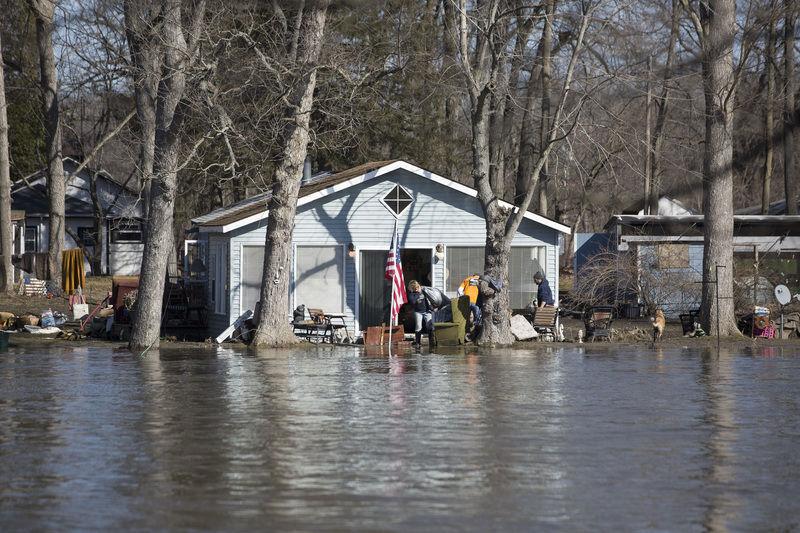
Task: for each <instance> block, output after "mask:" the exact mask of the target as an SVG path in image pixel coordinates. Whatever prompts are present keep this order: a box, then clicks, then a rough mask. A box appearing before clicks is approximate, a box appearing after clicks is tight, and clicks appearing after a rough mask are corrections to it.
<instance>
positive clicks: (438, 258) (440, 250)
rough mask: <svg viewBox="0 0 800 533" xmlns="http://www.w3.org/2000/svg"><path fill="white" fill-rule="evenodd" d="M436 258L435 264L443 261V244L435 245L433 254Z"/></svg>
mask: <svg viewBox="0 0 800 533" xmlns="http://www.w3.org/2000/svg"><path fill="white" fill-rule="evenodd" d="M433 255H434V257H436V262H437V263H438V262H439V261H443V260H444V244H442V243H438V244H437V245H436V253H434V254H433Z"/></svg>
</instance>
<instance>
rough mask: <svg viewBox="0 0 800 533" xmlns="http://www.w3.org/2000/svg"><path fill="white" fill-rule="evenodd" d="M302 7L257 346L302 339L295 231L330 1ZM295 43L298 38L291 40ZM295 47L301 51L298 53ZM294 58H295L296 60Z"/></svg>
mask: <svg viewBox="0 0 800 533" xmlns="http://www.w3.org/2000/svg"><path fill="white" fill-rule="evenodd" d="M309 4H310V5H308V6H305V7H304V8H303V7H301V8H300V9H301V11H302V22H301V25H300V31H299V43H298V44H297V45H294V44H292V45H290V47H289V51H290V56H291V57H290V62H292V63H294V64H295V65H294V66H295V68H296V73H295V79H294V80H293V83H292V85H291V86H290V88H289V93H288V95H287V98H286V119H285V120H286V123H285V126H284V131H283V138H282V143H283V153H282V155H281V158H280V162H279V164H278V167H277V169H276V172H275V178H274V182H273V186H272V198H271V199H270V201H269V214H268V216H267V236H266V243H265V249H264V271H263V275H262V279H261V302H262V305H261V311H260V313H259V316H258V329H257V331H256V334H255V337H254V339H253V344H254V345H256V346H265V345H271V346H278V345H285V344H290V343H292V342H296V337H295V336H294V333H293V332H292V328H291V327H290V325H289V321H288V320H287V318H286V314H287V313H288V310H289V290H288V287H289V270H290V268H289V267H290V265H291V252H292V231H293V229H294V217H295V213H296V210H297V197H298V194H299V191H300V180H301V177H302V168H303V162H304V161H305V158H306V153H307V149H308V141H309V121H310V118H311V111H312V108H313V104H314V88H315V87H316V82H317V62H318V60H319V56H320V51H321V49H322V39H323V35H324V32H325V20H326V15H327V10H328V0H314V1H312V2H309ZM291 42H292V43H294V40H292V41H291ZM294 50H296V58H295V57H293V56H294V55H295V52H294ZM292 59H294V61H291V60H292Z"/></svg>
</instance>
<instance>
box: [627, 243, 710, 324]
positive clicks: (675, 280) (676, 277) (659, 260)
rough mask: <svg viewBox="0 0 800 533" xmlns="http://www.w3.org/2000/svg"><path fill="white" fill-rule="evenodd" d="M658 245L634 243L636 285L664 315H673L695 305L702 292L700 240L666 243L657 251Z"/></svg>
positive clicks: (672, 316)
mask: <svg viewBox="0 0 800 533" xmlns="http://www.w3.org/2000/svg"><path fill="white" fill-rule="evenodd" d="M659 246H660V244H657V243H652V244H638V245H637V246H636V249H635V252H634V253H636V259H637V261H638V265H639V276H640V285H641V286H642V287H643V289H644V290H646V291H647V292H648V293H649V298H650V299H651V300H652V301H653V302H654V303H655V305H656V306H657V307H660V308H661V309H662V310H663V311H664V314H665V315H666V316H667V317H670V318H677V317H678V315H679V314H681V313H686V312H688V311H690V310H693V309H699V308H700V299H701V293H702V285H701V284H700V283H699V282H700V281H701V280H702V278H703V245H702V243H700V244H697V243H695V244H688V243H678V244H674V243H670V244H668V246H669V248H662V249H661V251H659ZM670 250H672V251H670ZM684 254H685V257H684ZM677 256H680V257H677ZM684 258H685V259H686V262H685V266H677V264H681V265H683V264H684V263H683V259H684ZM670 262H671V263H670Z"/></svg>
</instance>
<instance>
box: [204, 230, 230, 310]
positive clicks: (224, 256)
mask: <svg viewBox="0 0 800 533" xmlns="http://www.w3.org/2000/svg"><path fill="white" fill-rule="evenodd" d="M210 250H211V253H209V255H208V288H209V301H210V303H211V307H212V309H214V313H215V314H219V315H223V314H225V312H226V311H227V309H228V305H227V304H228V297H227V294H228V291H227V283H226V282H225V280H226V279H227V268H226V267H227V264H228V247H227V245H225V244H215V245H213V246H211V247H210Z"/></svg>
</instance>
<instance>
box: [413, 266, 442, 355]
mask: <svg viewBox="0 0 800 533" xmlns="http://www.w3.org/2000/svg"><path fill="white" fill-rule="evenodd" d="M408 304H409V305H410V306H411V309H412V311H414V345H415V346H419V345H420V340H421V339H422V330H423V329H425V330H427V332H428V343H429V345H430V346H436V334H435V333H434V328H433V306H432V305H431V303H430V302H429V301H428V299H427V298H426V297H425V294H423V292H422V287H421V286H420V284H419V282H418V281H417V280H412V281H411V282H410V283H409V284H408Z"/></svg>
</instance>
